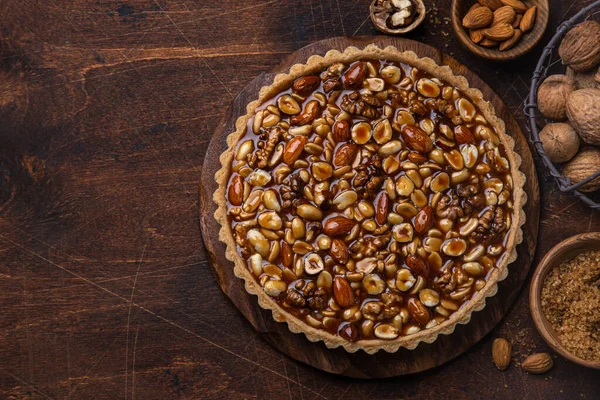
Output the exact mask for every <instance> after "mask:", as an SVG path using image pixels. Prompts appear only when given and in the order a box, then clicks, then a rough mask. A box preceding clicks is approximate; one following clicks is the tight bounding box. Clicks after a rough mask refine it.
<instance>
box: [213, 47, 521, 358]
mask: <svg viewBox="0 0 600 400" xmlns="http://www.w3.org/2000/svg"><path fill="white" fill-rule="evenodd" d="M360 59H380V60H389V61H396V62H400V63H405V64H408V65H411V66H413V67H415V68H418V69H421V70H423V71H425V72H428V73H429V74H431V75H432V76H434V77H437V78H439V79H441V80H442V81H445V82H447V83H449V84H451V85H452V86H454V87H457V88H458V89H460V90H461V91H462V92H463V93H464V94H465V95H466V96H467V97H469V98H470V99H471V100H472V101H473V102H474V103H475V104H476V105H477V107H478V108H479V109H480V110H481V112H482V114H483V116H484V117H485V119H486V120H487V121H488V122H489V123H490V124H491V125H492V126H493V127H494V129H495V130H496V132H497V133H498V135H499V137H500V140H501V142H502V143H503V144H504V147H505V151H506V157H507V158H508V160H509V162H510V166H511V176H512V179H513V213H512V223H511V227H510V230H509V232H508V234H507V241H506V247H505V248H506V250H505V251H506V254H505V256H503V257H502V259H501V260H500V262H499V263H498V265H497V266H496V267H495V268H494V270H493V271H492V273H491V274H490V276H489V278H488V279H487V282H486V285H485V287H484V288H483V289H481V290H480V291H478V292H477V293H476V294H475V295H474V296H473V297H472V298H471V299H470V300H469V301H467V302H466V303H465V305H464V306H463V307H461V308H460V309H459V310H458V311H456V312H455V313H453V314H452V315H451V316H450V317H449V318H448V319H447V320H445V321H443V322H442V323H441V324H439V325H437V326H435V327H432V328H429V329H424V330H422V331H419V332H417V333H415V334H412V335H408V336H400V337H398V338H396V339H393V340H381V339H368V340H360V341H358V342H350V341H348V340H346V339H344V338H342V337H340V336H336V335H333V334H331V333H329V332H327V331H324V330H320V329H316V328H313V327H311V326H310V325H308V324H306V323H305V322H303V321H301V320H300V319H298V318H296V317H295V316H293V315H292V314H290V313H289V312H288V311H286V310H285V309H284V308H283V307H282V306H280V305H279V304H278V303H277V302H276V301H275V300H274V299H273V298H271V297H270V296H268V295H267V294H266V293H265V292H264V291H263V288H262V287H261V286H260V284H259V283H258V282H257V280H256V279H255V278H254V276H253V275H252V274H251V273H250V271H249V270H248V268H247V267H246V263H245V262H244V260H243V259H242V257H241V256H240V255H239V254H238V252H237V248H236V244H235V241H234V238H233V233H232V230H231V226H230V224H229V221H228V218H227V201H226V197H225V196H226V188H227V182H228V179H229V176H230V174H231V162H232V159H233V156H234V150H235V146H236V144H237V142H238V140H239V139H240V138H241V137H242V136H243V135H244V134H245V133H246V129H247V123H248V121H249V119H250V118H251V117H252V116H253V115H254V112H255V110H256V108H257V107H258V106H260V105H261V104H262V103H263V102H265V101H266V100H268V99H269V98H271V97H273V96H275V95H277V94H278V93H280V92H282V91H284V90H286V89H288V88H289V87H290V86H291V85H292V83H293V82H294V80H295V79H297V78H299V77H301V76H303V75H308V74H312V73H315V72H320V71H322V70H325V69H326V68H327V67H328V66H329V65H331V64H333V63H336V62H342V63H351V62H354V61H358V60H360ZM227 145H228V149H227V150H226V151H225V152H224V153H223V154H221V157H220V161H221V165H222V168H221V169H220V170H219V171H217V173H216V174H215V180H216V182H217V184H218V189H217V190H216V191H215V193H214V195H213V200H214V201H215V202H216V203H217V206H218V209H217V211H216V212H215V218H216V220H217V222H218V223H219V224H220V225H221V229H220V230H219V240H221V241H222V242H223V243H225V245H226V246H227V249H226V252H225V256H226V258H227V259H228V260H230V261H232V262H233V264H234V273H235V275H236V276H237V277H238V278H241V279H243V280H244V282H245V288H246V291H247V292H248V293H250V294H253V295H256V296H257V297H258V304H259V305H260V306H261V307H262V308H264V309H266V310H271V311H272V313H273V318H274V319H275V321H277V322H285V323H287V325H288V328H289V329H290V331H292V332H294V333H303V334H304V335H306V337H307V338H308V340H310V341H311V342H317V341H323V342H324V343H325V345H326V346H327V347H328V348H337V347H340V346H342V347H343V348H344V349H345V350H346V351H348V352H350V353H354V352H356V351H358V350H361V349H362V350H364V351H365V352H366V353H368V354H374V353H376V352H377V351H379V350H385V351H387V352H389V353H394V352H396V351H397V350H398V349H399V348H400V347H404V348H407V349H411V350H412V349H414V348H416V347H417V345H418V344H419V343H420V342H426V343H432V342H434V341H435V340H436V339H437V337H438V335H448V334H451V333H452V332H454V329H455V327H456V325H457V324H467V323H468V322H469V321H470V320H471V314H472V313H473V312H474V311H480V310H482V309H483V308H485V305H486V304H485V302H486V298H487V297H491V296H494V295H495V294H496V293H497V291H498V282H500V281H502V280H504V279H505V278H506V276H507V275H508V265H509V264H510V263H512V262H514V261H515V260H516V258H517V251H516V247H517V245H518V244H520V243H521V242H522V240H523V232H522V229H521V227H522V225H523V224H524V222H525V212H524V211H523V206H524V204H525V202H526V201H527V195H526V193H525V192H524V190H523V186H524V184H525V175H524V174H523V173H522V172H521V171H520V170H519V167H520V166H521V157H520V156H519V155H518V154H517V153H516V152H515V151H514V140H513V139H512V138H511V137H510V136H508V135H507V134H506V132H505V124H504V121H502V120H501V119H499V118H498V117H497V116H496V113H495V110H494V107H493V106H492V104H491V103H489V102H488V101H485V100H484V99H483V95H482V93H481V92H480V91H479V90H478V89H474V88H470V87H469V82H468V81H467V79H466V78H464V77H462V76H456V75H454V73H453V72H452V70H451V69H450V67H448V66H439V65H438V64H437V63H436V62H435V61H433V60H432V59H430V58H419V57H418V56H417V54H415V53H414V52H412V51H405V52H400V51H399V50H398V49H396V48H395V47H393V46H388V47H386V48H384V49H381V48H379V47H377V46H375V45H372V44H371V45H369V46H367V47H365V48H364V49H362V50H361V49H358V48H356V47H348V48H347V49H346V50H345V51H344V52H343V53H342V52H339V51H337V50H330V51H329V52H327V54H326V55H325V57H321V56H311V57H310V58H309V59H308V61H307V63H306V64H295V65H293V66H292V67H291V68H290V72H289V73H287V74H285V73H283V74H278V75H277V76H275V78H274V81H273V83H272V84H271V85H269V86H265V87H263V88H262V89H261V90H260V92H259V96H258V99H257V100H255V101H253V102H251V103H249V104H248V106H247V114H246V115H244V116H241V117H239V118H238V119H237V121H236V131H235V132H233V133H231V134H230V135H228V136H227Z"/></svg>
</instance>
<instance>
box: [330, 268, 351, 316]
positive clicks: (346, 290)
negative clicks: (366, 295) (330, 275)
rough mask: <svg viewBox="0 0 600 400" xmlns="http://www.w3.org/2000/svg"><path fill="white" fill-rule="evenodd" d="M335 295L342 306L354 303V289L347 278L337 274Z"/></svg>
mask: <svg viewBox="0 0 600 400" xmlns="http://www.w3.org/2000/svg"><path fill="white" fill-rule="evenodd" d="M333 297H334V298H335V301H336V303H338V305H339V306H340V307H343V308H347V307H350V306H353V305H354V291H353V290H352V287H351V286H350V284H349V283H348V281H347V280H346V279H345V278H342V277H339V276H336V277H335V279H334V280H333Z"/></svg>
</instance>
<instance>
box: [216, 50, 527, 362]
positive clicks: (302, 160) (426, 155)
mask: <svg viewBox="0 0 600 400" xmlns="http://www.w3.org/2000/svg"><path fill="white" fill-rule="evenodd" d="M236 129H237V130H236V131H235V132H233V133H231V134H230V135H229V136H228V138H227V143H228V146H229V147H228V150H227V151H226V152H225V153H223V154H222V155H221V158H220V160H221V163H222V168H221V169H220V170H219V171H218V172H217V174H216V176H215V179H216V181H217V183H218V184H219V189H218V190H217V191H216V192H215V194H214V201H215V202H216V203H217V204H218V210H217V211H216V213H215V217H216V219H217V220H218V222H219V223H220V225H221V229H220V232H219V238H220V240H221V241H223V242H224V243H225V244H226V245H227V250H226V252H227V253H226V256H227V259H229V260H231V261H232V262H233V263H234V265H235V266H234V268H235V270H234V272H235V275H236V276H238V277H239V278H242V279H243V280H244V281H245V288H246V290H247V291H248V292H249V293H251V294H254V295H256V296H257V297H258V303H259V305H260V306H261V307H262V308H265V309H269V310H272V313H273V318H274V319H275V320H276V321H279V322H286V323H287V324H288V326H289V329H290V330H291V331H292V332H295V333H300V332H301V333H303V334H305V335H306V337H307V338H308V339H309V340H311V341H313V342H314V341H319V340H322V341H323V342H325V344H326V345H327V346H328V347H330V348H335V347H338V346H343V347H344V348H345V349H346V350H347V351H349V352H355V351H357V350H359V349H363V350H364V351H366V352H367V353H370V354H373V353H375V352H377V351H378V350H381V349H383V350H386V351H388V352H394V351H396V350H398V348H399V347H401V346H402V347H405V348H408V349H413V348H415V347H416V346H417V345H418V343H419V342H421V341H424V342H427V343H431V342H433V341H434V340H436V338H437V337H438V335H440V334H449V333H451V332H453V331H454V327H455V325H456V324H465V323H467V322H469V320H470V318H471V313H472V312H473V311H477V310H481V309H483V308H484V307H485V298H486V297H489V296H493V295H494V294H495V293H496V291H497V283H498V281H500V280H502V279H504V278H505V277H506V276H507V274H508V265H509V264H510V263H511V262H513V261H514V260H515V259H516V257H517V252H516V249H515V247H516V245H517V244H518V243H520V242H521V240H522V232H521V226H522V224H523V222H524V220H525V215H524V212H523V211H522V210H523V204H524V202H525V201H526V196H525V193H524V191H523V184H524V181H525V177H524V175H523V174H522V173H521V172H520V171H519V166H520V164H521V159H520V157H519V155H518V154H516V153H515V152H514V150H513V146H514V142H513V140H512V138H511V137H510V136H508V135H507V134H506V133H505V128H504V122H503V121H502V120H500V119H499V118H497V116H496V115H495V112H494V109H493V107H492V105H491V104H490V103H488V102H486V101H485V100H484V99H483V98H482V94H481V92H480V91H479V90H476V89H472V88H469V84H468V82H467V80H466V79H465V78H463V77H460V76H455V75H454V74H453V72H452V71H451V70H450V68H449V67H447V66H446V67H444V66H439V65H437V64H436V63H435V62H434V61H433V60H431V59H428V58H419V57H418V56H417V55H416V54H415V53H413V52H399V51H398V50H397V49H395V48H394V47H387V48H385V49H380V48H378V47H375V46H373V45H371V46H368V47H366V48H365V49H363V50H359V49H357V48H354V47H350V48H348V49H346V51H344V52H343V53H340V52H338V51H330V52H328V53H327V54H326V55H325V57H320V56H313V57H311V58H310V59H309V60H308V62H307V63H306V64H302V65H301V64H297V65H294V66H293V67H292V68H291V69H290V73H289V74H280V75H277V76H276V77H275V79H274V82H273V84H272V85H270V86H267V87H263V88H262V89H261V91H260V93H259V96H258V100H257V101H254V102H252V103H250V104H249V105H248V107H247V115H244V116H242V117H241V118H239V119H238V120H237V124H236ZM483 312H485V311H483Z"/></svg>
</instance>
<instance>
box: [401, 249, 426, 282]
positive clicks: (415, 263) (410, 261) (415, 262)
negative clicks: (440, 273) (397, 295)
mask: <svg viewBox="0 0 600 400" xmlns="http://www.w3.org/2000/svg"><path fill="white" fill-rule="evenodd" d="M404 263H405V264H406V266H407V267H408V269H410V270H411V271H412V272H413V273H414V274H416V275H419V276H422V277H423V278H427V277H428V276H429V266H428V265H427V263H426V262H425V261H423V259H421V258H420V257H419V256H415V255H412V254H409V255H408V256H406V259H405V260H404Z"/></svg>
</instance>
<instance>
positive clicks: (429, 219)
mask: <svg viewBox="0 0 600 400" xmlns="http://www.w3.org/2000/svg"><path fill="white" fill-rule="evenodd" d="M433 223H434V219H433V208H431V206H425V207H423V209H422V210H421V211H419V212H418V213H417V215H415V219H414V226H415V231H417V233H419V234H420V235H423V234H425V233H427V232H428V231H429V230H430V229H431V227H432V226H433Z"/></svg>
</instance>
